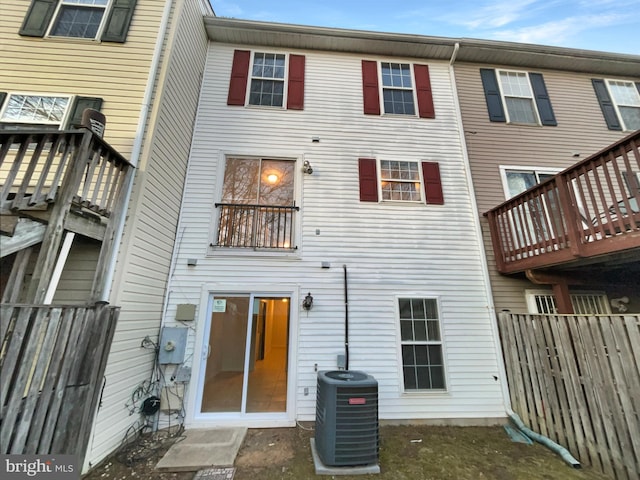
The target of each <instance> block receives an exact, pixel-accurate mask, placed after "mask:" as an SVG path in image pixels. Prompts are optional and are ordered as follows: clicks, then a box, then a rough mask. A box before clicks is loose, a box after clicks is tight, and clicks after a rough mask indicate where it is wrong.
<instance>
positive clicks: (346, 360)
mask: <svg viewBox="0 0 640 480" xmlns="http://www.w3.org/2000/svg"><path fill="white" fill-rule="evenodd" d="M342 270H343V271H344V369H345V370H349V296H348V291H349V289H348V284H347V266H346V265H342Z"/></svg>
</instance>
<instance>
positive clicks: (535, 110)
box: [496, 68, 542, 127]
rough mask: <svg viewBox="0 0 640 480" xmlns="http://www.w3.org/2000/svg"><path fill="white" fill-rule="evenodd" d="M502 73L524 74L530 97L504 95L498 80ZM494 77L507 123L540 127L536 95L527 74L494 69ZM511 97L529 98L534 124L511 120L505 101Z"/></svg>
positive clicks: (518, 71)
mask: <svg viewBox="0 0 640 480" xmlns="http://www.w3.org/2000/svg"><path fill="white" fill-rule="evenodd" d="M501 72H504V73H524V74H525V76H526V77H527V84H528V85H529V90H530V91H531V97H519V96H518V97H516V96H512V95H505V93H504V91H503V88H502V79H501V78H500V73H501ZM496 77H497V81H498V89H499V91H500V100H501V101H502V108H503V109H504V114H505V116H506V119H507V123H512V124H515V125H528V126H533V127H535V126H542V121H541V120H540V112H538V105H537V104H536V94H535V93H534V91H533V86H532V85H531V79H530V78H529V72H527V71H525V70H510V69H509V70H508V69H504V68H502V69H496ZM507 96H509V97H513V98H531V105H532V106H533V115H534V116H535V118H536V123H523V122H516V121H514V120H511V118H510V116H509V109H508V108H507V100H506V97H507Z"/></svg>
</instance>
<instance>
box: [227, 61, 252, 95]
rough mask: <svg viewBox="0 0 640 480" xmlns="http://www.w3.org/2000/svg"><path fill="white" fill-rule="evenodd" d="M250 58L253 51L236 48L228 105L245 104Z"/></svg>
mask: <svg viewBox="0 0 640 480" xmlns="http://www.w3.org/2000/svg"><path fill="white" fill-rule="evenodd" d="M250 59H251V52H250V51H248V50H235V51H234V52H233V66H232V67H231V80H230V81H229V96H228V97H227V105H244V100H245V96H246V94H247V78H248V77H249V60H250Z"/></svg>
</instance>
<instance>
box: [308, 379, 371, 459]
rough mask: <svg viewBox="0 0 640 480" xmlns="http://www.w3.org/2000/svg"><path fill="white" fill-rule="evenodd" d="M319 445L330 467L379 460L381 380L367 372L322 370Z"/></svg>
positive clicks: (318, 404)
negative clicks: (379, 387) (378, 380)
mask: <svg viewBox="0 0 640 480" xmlns="http://www.w3.org/2000/svg"><path fill="white" fill-rule="evenodd" d="M315 445H316V451H317V453H318V456H319V457H320V459H321V460H322V462H323V463H324V464H325V465H327V466H336V467H346V466H358V465H371V464H377V463H378V446H379V438H378V382H377V381H376V380H375V379H374V378H373V377H372V376H371V375H368V374H366V373H364V372H359V371H349V370H335V371H328V372H318V389H317V399H316V426H315Z"/></svg>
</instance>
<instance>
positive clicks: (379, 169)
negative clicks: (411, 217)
mask: <svg viewBox="0 0 640 480" xmlns="http://www.w3.org/2000/svg"><path fill="white" fill-rule="evenodd" d="M382 162H410V163H415V164H417V165H418V176H419V178H420V188H418V192H419V193H420V200H385V199H384V198H382ZM376 163H377V164H376V174H377V176H378V198H379V199H380V200H379V201H378V203H403V204H405V205H406V204H409V205H423V204H424V202H425V198H424V178H423V176H422V160H397V159H389V158H376ZM392 181H395V180H392ZM398 181H399V182H402V180H398ZM406 183H409V182H406Z"/></svg>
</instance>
